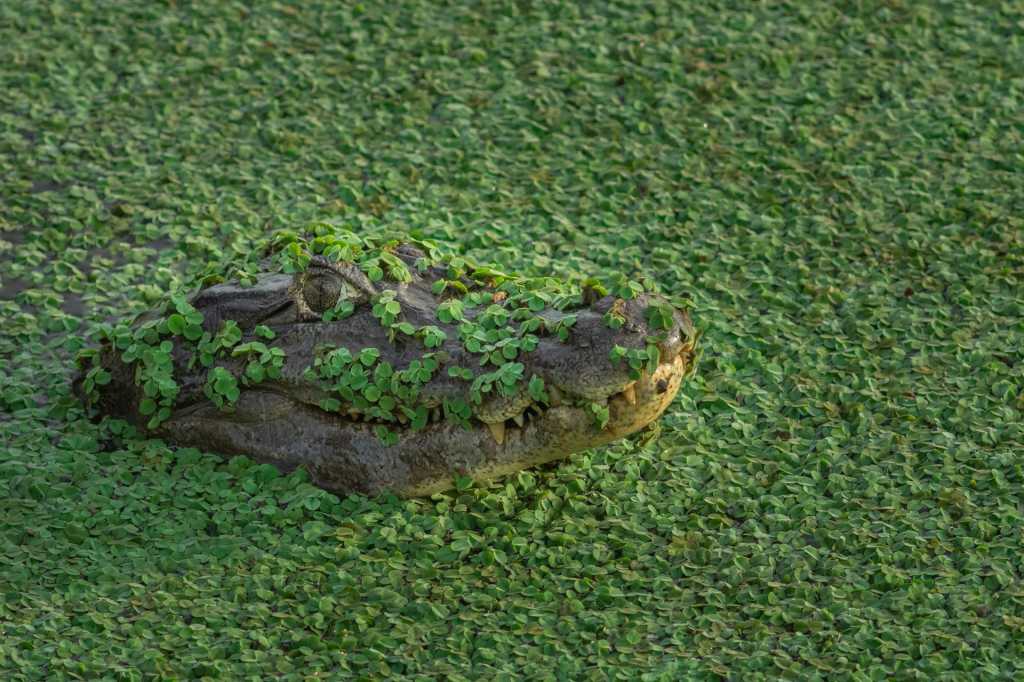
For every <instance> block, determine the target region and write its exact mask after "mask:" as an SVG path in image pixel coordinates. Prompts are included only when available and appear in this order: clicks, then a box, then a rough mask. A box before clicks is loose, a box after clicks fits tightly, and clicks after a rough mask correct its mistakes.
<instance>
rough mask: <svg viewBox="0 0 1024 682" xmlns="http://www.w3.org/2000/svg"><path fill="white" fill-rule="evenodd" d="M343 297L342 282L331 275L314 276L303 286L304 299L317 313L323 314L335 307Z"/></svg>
mask: <svg viewBox="0 0 1024 682" xmlns="http://www.w3.org/2000/svg"><path fill="white" fill-rule="evenodd" d="M340 296H341V282H340V281H338V278H337V277H331V276H329V275H313V276H311V277H309V278H308V279H307V280H306V282H305V283H304V284H303V286H302V297H303V298H304V299H306V305H308V306H309V309H310V310H312V311H313V312H316V313H322V312H324V311H326V310H328V309H330V308H332V307H333V306H334V304H335V303H337V302H338V297H340Z"/></svg>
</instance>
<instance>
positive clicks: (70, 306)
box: [60, 291, 86, 317]
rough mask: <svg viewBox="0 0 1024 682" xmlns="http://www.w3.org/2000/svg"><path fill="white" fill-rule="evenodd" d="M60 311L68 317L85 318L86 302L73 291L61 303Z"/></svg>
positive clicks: (65, 295)
mask: <svg viewBox="0 0 1024 682" xmlns="http://www.w3.org/2000/svg"><path fill="white" fill-rule="evenodd" d="M60 309H61V310H63V311H64V312H65V313H67V314H68V315H74V316H75V317H85V309H86V306H85V301H83V300H82V297H81V296H80V295H79V294H76V293H74V292H71V291H69V292H67V293H66V294H64V300H63V301H61V304H60Z"/></svg>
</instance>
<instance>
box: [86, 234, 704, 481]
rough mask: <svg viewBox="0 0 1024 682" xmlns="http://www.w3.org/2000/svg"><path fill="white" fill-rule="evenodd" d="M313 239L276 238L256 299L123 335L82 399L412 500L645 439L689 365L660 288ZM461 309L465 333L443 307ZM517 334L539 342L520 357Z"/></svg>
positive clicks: (216, 304)
mask: <svg viewBox="0 0 1024 682" xmlns="http://www.w3.org/2000/svg"><path fill="white" fill-rule="evenodd" d="M313 236H314V237H316V236H319V239H315V238H314V239H312V240H311V239H308V238H307V239H303V238H301V237H297V236H295V235H290V236H286V237H285V238H283V239H282V238H278V239H277V240H275V241H274V242H273V243H272V244H271V246H270V247H269V249H267V250H268V251H269V252H270V253H271V256H272V257H271V258H270V259H265V260H263V261H262V262H261V263H260V269H261V270H262V271H261V272H258V273H254V274H253V275H249V276H248V280H249V284H248V286H240V285H239V283H238V281H237V280H236V281H229V282H221V283H216V284H213V285H212V286H206V287H205V288H201V289H200V290H199V291H197V292H196V293H194V294H193V295H192V296H191V297H190V298H189V299H188V300H187V302H186V301H184V300H183V299H181V298H177V299H173V300H172V302H171V303H169V304H167V305H166V306H164V307H162V308H159V309H157V310H155V311H152V312H151V313H147V314H146V315H143V316H141V317H140V318H139V319H138V320H136V321H135V322H134V323H133V325H132V326H126V325H122V326H120V327H118V328H117V329H113V330H110V331H109V332H108V333H107V334H106V339H105V340H104V343H103V345H102V347H101V348H100V349H99V351H91V352H86V353H84V354H83V357H82V358H81V360H80V362H81V363H82V364H83V365H84V367H83V371H82V372H81V373H80V374H79V376H78V378H77V379H76V381H75V388H76V392H77V393H78V394H79V395H80V396H81V397H82V398H83V399H84V400H85V401H86V402H87V403H89V404H91V405H93V406H95V407H97V408H98V409H99V412H100V413H103V414H107V415H111V416H114V417H119V418H123V419H126V420H128V421H130V422H132V423H133V424H135V425H136V426H138V427H139V428H141V429H144V430H146V431H147V432H148V433H149V434H150V435H152V436H153V437H159V438H162V439H164V440H166V441H168V442H169V443H172V444H176V445H182V446H194V447H198V448H201V449H204V450H209V451H213V452H218V453H222V454H224V455H236V454H244V455H248V456H250V457H252V458H253V459H256V460H258V461H262V462H268V463H270V464H273V465H275V466H277V467H278V468H279V469H281V470H282V471H285V472H287V471H290V470H293V469H295V468H297V467H303V468H305V469H306V470H307V471H308V472H309V475H310V477H311V479H312V481H313V482H314V483H316V484H317V485H319V486H322V487H324V488H326V489H329V490H332V491H336V492H339V493H347V492H360V493H364V494H375V493H378V492H381V491H385V490H388V491H392V492H395V493H398V494H401V495H406V496H413V495H424V494H430V493H432V492H435V491H439V490H443V489H446V488H448V487H450V486H451V485H452V484H453V480H454V477H455V476H456V475H462V476H470V477H472V478H474V479H477V480H485V479H489V478H493V477H497V476H501V475H504V474H507V473H509V472H513V471H517V470H520V469H523V468H525V467H529V466H533V465H537V464H540V463H543V462H547V461H550V460H552V459H556V458H560V457H565V456H567V455H569V454H570V453H573V452H577V451H579V450H582V449H585V448H590V447H594V446H597V445H601V444H603V443H607V442H609V441H612V440H616V439H618V438H621V437H623V436H625V435H627V434H630V433H633V432H635V431H637V430H639V429H641V428H643V427H644V426H646V425H647V424H649V423H651V422H652V421H654V420H655V419H657V418H658V417H659V416H660V415H661V414H662V412H664V410H665V409H666V407H667V406H668V405H669V403H670V402H671V401H672V399H673V397H674V396H675V395H676V392H677V391H678V390H679V386H680V384H681V382H682V381H683V379H684V378H685V377H686V376H687V375H688V374H689V373H690V372H691V371H692V366H693V362H694V359H695V352H696V348H695V347H696V334H695V332H694V329H693V326H692V324H691V322H690V319H689V317H688V316H687V314H686V313H685V312H684V311H682V310H679V309H677V308H674V307H672V306H670V305H668V303H667V301H666V300H665V299H664V298H662V297H660V296H658V295H655V294H643V293H641V294H638V295H635V297H633V298H630V299H622V298H616V297H615V296H612V295H603V294H604V292H603V291H601V289H600V288H594V287H583V288H580V287H574V286H571V285H567V284H564V283H561V284H559V283H555V282H554V281H552V280H540V279H524V278H515V277H509V276H507V275H505V274H503V273H498V272H496V271H494V270H492V269H490V268H480V267H477V266H472V265H468V264H463V263H461V261H460V259H452V258H451V257H448V258H443V257H440V256H439V254H438V253H437V252H436V248H435V247H434V245H432V244H430V243H429V242H416V243H415V244H413V243H401V242H397V241H392V242H379V241H376V240H372V239H362V238H359V237H356V236H355V235H352V234H351V233H348V232H345V231H341V230H337V229H336V228H330V227H329V226H324V225H320V226H317V227H316V228H315V229H314V235H313ZM382 255H383V256H384V259H383V260H381V259H380V257H381V256H382ZM275 259H276V260H275ZM275 263H276V265H275ZM403 264H404V266H406V267H405V268H403V267H402V265H403ZM282 270H287V271H293V272H282ZM405 270H408V272H405ZM374 280H376V281H374ZM397 280H407V281H397ZM442 280H446V281H447V282H448V284H447V285H446V286H445V287H444V291H441V292H440V293H438V289H439V288H441V284H439V281H442ZM388 292H391V293H388ZM630 293H632V292H630ZM531 297H532V303H531ZM345 301H347V302H348V303H345ZM392 301H393V302H395V303H397V304H398V306H397V308H400V311H399V312H398V314H397V315H391V316H389V313H388V312H387V310H386V308H387V306H388V303H389V302H392ZM451 301H457V302H461V303H462V304H463V312H462V320H458V319H452V318H451V315H447V316H446V315H445V314H443V313H442V312H441V310H442V308H447V310H448V312H449V313H451V312H452V308H451V306H452V303H451ZM395 308H396V307H395V306H393V305H392V306H391V309H392V310H394V309H395ZM651 309H657V310H660V311H661V317H660V318H658V317H657V316H656V315H655V316H652V314H651ZM325 310H332V311H334V312H332V313H329V314H328V315H327V317H328V318H331V317H337V316H340V315H345V317H344V318H343V319H327V320H325V319H324V311H325ZM176 312H177V313H178V314H177V315H176V314H175V313H176ZM509 314H511V315H512V317H511V318H509V319H506V317H507V316H508V315H509ZM200 315H201V318H202V319H201V326H200V324H199V316H200ZM172 317H174V318H176V319H175V320H172V319H171V318H172ZM567 318H575V323H574V324H571V326H570V324H569V322H571V319H568V320H567ZM189 319H191V321H192V322H191V323H189V322H188V320H189ZM183 320H184V321H185V323H186V325H187V324H191V328H190V329H183V327H182V323H183ZM559 321H562V324H561V326H560V325H559ZM232 322H233V323H234V324H231V323H232ZM610 325H611V326H610ZM613 327H617V328H613ZM424 328H428V329H427V330H426V331H418V330H424ZM438 331H439V332H443V338H442V336H441V335H440V334H439V333H438ZM218 332H220V334H219V335H218ZM417 332H418V333H417ZM200 334H202V335H201V336H200ZM271 336H272V337H273V338H272V339H271V338H269V337H271ZM474 336H475V338H476V341H473V340H472V337H474ZM502 337H504V339H505V341H504V345H506V346H508V345H515V344H520V346H522V347H520V348H518V349H517V350H512V349H510V348H505V349H504V350H505V353H504V354H503V353H502V345H501V341H502ZM429 338H432V340H428V339H429ZM217 339H221V340H222V343H220V347H219V348H218V347H217V343H216V340H217ZM510 339H511V340H510ZM250 342H260V343H263V344H264V346H263V347H262V348H259V347H258V346H247V345H246V344H249V343H250ZM428 343H429V344H430V346H431V347H429V348H428V347H427V344H428ZM161 344H163V345H162V346H161ZM269 349H278V350H275V351H272V352H273V353H275V354H276V362H277V364H278V365H279V367H277V368H274V367H273V366H272V365H273V363H274V360H272V359H269V355H268V354H267V352H271V351H270V350H269ZM338 349H342V350H338ZM364 349H376V350H375V351H373V350H369V351H366V352H365V353H364V355H363V356H362V358H361V359H360V351H363V350H364ZM265 351H266V352H265ZM332 351H333V353H332ZM630 351H631V352H632V360H633V362H632V364H633V366H632V367H631V366H630V364H629V360H630V358H629V357H626V358H621V356H622V355H623V353H629V352H630ZM147 353H148V354H147ZM282 353H283V355H282ZM645 353H646V354H647V357H646V358H644V357H642V356H643V355H644V354H645ZM161 354H162V355H161ZM510 356H511V357H510ZM613 356H614V358H613ZM161 357H163V358H164V360H163V361H162V364H161V359H160V358H161ZM258 357H262V358H263V360H264V363H263V365H262V367H261V368H256V369H253V368H252V367H249V365H252V364H260V363H259V362H258V361H257V360H256V358H258ZM616 358H618V359H616ZM638 358H639V359H638ZM90 359H91V364H90V363H89V360H90ZM424 363H425V366H424ZM640 365H642V367H641V366H640ZM161 367H162V368H163V369H160V368H161ZM216 368H220V369H216ZM451 368H454V369H451ZM263 370H266V371H263ZM449 370H451V373H450V371H449ZM214 372H217V373H218V374H214ZM248 372H252V374H249V373H248ZM503 372H506V373H507V374H506V381H504V382H503V381H502V380H501V377H500V375H501V374H502V373H503ZM228 374H230V376H227V375H228ZM367 376H368V379H367V380H366V381H365V383H364V380H363V379H364V378H365V377H367ZM232 382H235V383H236V384H237V387H236V388H235V389H232V386H231V385H232ZM214 386H216V387H217V388H214ZM158 387H159V388H158ZM236 391H237V395H236V393H235V392H236ZM216 403H219V404H216ZM605 410H607V413H606V419H605V418H604V417H605Z"/></svg>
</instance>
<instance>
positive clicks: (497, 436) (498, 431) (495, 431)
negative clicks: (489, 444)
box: [485, 422, 505, 445]
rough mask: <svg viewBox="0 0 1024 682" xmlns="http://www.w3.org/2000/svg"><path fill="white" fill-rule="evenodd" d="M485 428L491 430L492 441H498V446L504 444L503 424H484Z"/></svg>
mask: <svg viewBox="0 0 1024 682" xmlns="http://www.w3.org/2000/svg"><path fill="white" fill-rule="evenodd" d="M485 423H486V424H487V428H489V429H490V430H491V435H492V436H494V440H496V441H498V445H501V444H502V443H504V442H505V422H485Z"/></svg>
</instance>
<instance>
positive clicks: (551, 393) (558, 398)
mask: <svg viewBox="0 0 1024 682" xmlns="http://www.w3.org/2000/svg"><path fill="white" fill-rule="evenodd" d="M548 397H549V398H551V401H550V402H551V407H558V406H559V405H561V404H562V392H561V391H559V390H558V387H557V386H555V385H554V384H552V385H551V386H548Z"/></svg>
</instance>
